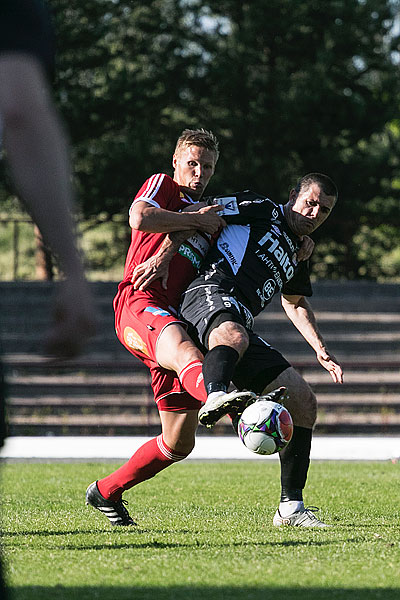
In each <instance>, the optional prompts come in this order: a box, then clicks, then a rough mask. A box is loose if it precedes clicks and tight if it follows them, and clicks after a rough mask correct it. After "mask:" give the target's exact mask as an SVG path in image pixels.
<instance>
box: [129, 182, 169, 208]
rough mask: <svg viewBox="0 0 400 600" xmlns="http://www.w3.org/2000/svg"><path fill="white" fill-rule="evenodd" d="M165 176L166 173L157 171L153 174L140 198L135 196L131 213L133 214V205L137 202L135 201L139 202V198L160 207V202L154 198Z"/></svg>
mask: <svg viewBox="0 0 400 600" xmlns="http://www.w3.org/2000/svg"><path fill="white" fill-rule="evenodd" d="M164 177H165V173H156V174H155V175H152V176H151V177H150V178H149V180H148V181H147V185H146V188H145V190H144V192H143V193H142V194H141V195H140V196H139V197H138V198H135V199H134V201H133V202H132V204H131V205H130V207H129V214H131V210H132V206H133V205H134V204H135V202H138V201H139V200H142V201H143V202H147V203H148V204H151V205H152V206H155V207H156V208H160V205H159V204H158V202H157V201H156V200H153V198H154V196H156V195H157V193H158V191H159V189H160V187H161V185H162V182H163V180H164Z"/></svg>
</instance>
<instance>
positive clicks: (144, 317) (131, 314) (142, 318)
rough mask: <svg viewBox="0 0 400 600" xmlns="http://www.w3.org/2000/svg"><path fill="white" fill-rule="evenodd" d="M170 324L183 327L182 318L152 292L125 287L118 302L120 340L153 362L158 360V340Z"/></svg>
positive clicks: (145, 360)
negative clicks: (151, 295)
mask: <svg viewBox="0 0 400 600" xmlns="http://www.w3.org/2000/svg"><path fill="white" fill-rule="evenodd" d="M170 325H176V326H177V327H181V328H182V331H184V329H183V326H184V324H183V322H182V321H180V320H179V319H178V318H177V317H176V316H175V315H173V314H172V313H171V312H170V311H169V310H168V308H166V307H164V306H163V305H160V303H157V301H156V300H153V299H152V298H151V297H150V296H148V295H147V296H146V295H145V294H141V293H136V292H133V293H132V291H131V290H130V289H126V290H124V291H123V292H122V294H121V297H120V299H119V301H118V304H116V305H115V330H116V333H117V336H118V339H119V340H120V342H121V343H122V344H123V345H124V346H125V348H127V350H129V351H130V352H131V353H132V354H134V355H135V356H137V357H138V358H140V359H141V360H143V362H145V363H146V364H148V365H149V366H150V363H151V362H153V363H154V364H157V358H156V351H157V343H158V339H159V337H160V335H161V333H162V332H163V331H164V329H165V328H166V327H168V326H170Z"/></svg>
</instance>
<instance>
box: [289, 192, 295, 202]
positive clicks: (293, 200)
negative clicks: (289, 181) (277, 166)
mask: <svg viewBox="0 0 400 600" xmlns="http://www.w3.org/2000/svg"><path fill="white" fill-rule="evenodd" d="M296 198H297V193H296V190H295V189H294V188H292V189H291V190H290V192H289V202H291V203H294V202H295V201H296Z"/></svg>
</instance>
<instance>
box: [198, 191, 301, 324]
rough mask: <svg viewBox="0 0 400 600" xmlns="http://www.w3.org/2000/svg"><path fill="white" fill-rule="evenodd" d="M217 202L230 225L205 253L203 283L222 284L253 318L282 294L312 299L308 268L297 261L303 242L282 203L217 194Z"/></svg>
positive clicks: (249, 195) (250, 195)
mask: <svg viewBox="0 0 400 600" xmlns="http://www.w3.org/2000/svg"><path fill="white" fill-rule="evenodd" d="M213 203H215V204H223V205H224V212H223V217H224V219H225V220H226V222H227V226H226V227H224V229H223V230H222V232H221V234H220V236H219V238H218V240H217V243H216V244H215V245H214V246H213V247H212V248H211V250H210V251H209V253H208V254H207V257H206V259H205V261H204V264H203V266H202V268H201V271H200V274H201V276H202V277H201V278H202V280H205V281H206V282H207V283H208V284H209V283H213V280H214V281H218V282H221V281H224V282H225V283H224V286H228V287H229V286H231V288H232V293H233V294H234V295H235V296H236V298H237V299H238V300H239V302H241V303H243V304H244V305H245V306H246V307H247V308H248V309H249V310H250V312H251V313H252V315H253V316H256V315H258V314H259V313H260V312H261V311H262V310H263V309H264V307H265V306H266V305H267V304H269V302H271V300H272V298H273V296H274V295H275V294H277V293H279V292H281V293H284V294H300V295H303V296H311V295H312V288H311V283H310V277H309V271H308V264H307V263H305V262H304V261H303V262H301V263H299V264H298V263H297V251H298V249H299V246H300V243H301V240H300V238H299V237H298V236H297V235H296V234H295V233H293V232H292V231H291V229H290V228H289V225H288V223H287V221H286V218H285V215H284V211H283V206H282V205H277V204H274V202H272V201H271V200H270V199H269V198H267V197H265V196H262V195H260V194H256V193H254V192H251V191H244V192H237V193H234V194H230V195H229V196H218V197H216V198H214V199H213ZM196 281H197V284H198V280H196ZM193 284H194V285H196V282H193ZM193 284H192V286H193ZM192 286H190V287H192Z"/></svg>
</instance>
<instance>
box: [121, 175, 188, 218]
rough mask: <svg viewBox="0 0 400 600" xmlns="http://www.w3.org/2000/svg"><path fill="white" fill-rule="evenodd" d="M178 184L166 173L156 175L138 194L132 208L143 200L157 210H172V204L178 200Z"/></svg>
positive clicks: (145, 183) (146, 182) (150, 178)
mask: <svg viewBox="0 0 400 600" xmlns="http://www.w3.org/2000/svg"><path fill="white" fill-rule="evenodd" d="M176 186H177V184H176V183H175V182H174V181H173V180H172V179H171V177H170V176H169V175H166V174H165V173H156V174H155V175H152V176H151V177H149V179H147V180H146V181H145V182H144V184H143V185H142V187H141V188H140V190H139V191H138V193H137V194H136V196H135V198H134V200H133V202H132V204H131V206H130V208H129V213H130V212H131V210H132V206H133V205H134V204H135V202H138V201H139V200H142V201H144V202H147V203H148V204H150V205H151V206H154V207H156V208H165V209H167V210H168V209H172V202H173V201H174V200H175V198H176Z"/></svg>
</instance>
